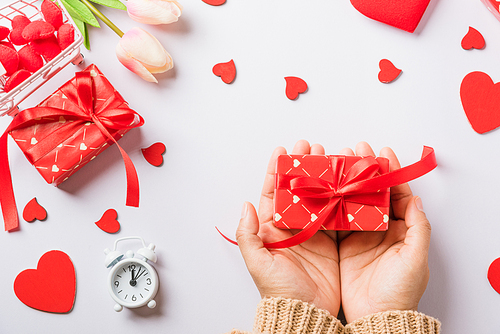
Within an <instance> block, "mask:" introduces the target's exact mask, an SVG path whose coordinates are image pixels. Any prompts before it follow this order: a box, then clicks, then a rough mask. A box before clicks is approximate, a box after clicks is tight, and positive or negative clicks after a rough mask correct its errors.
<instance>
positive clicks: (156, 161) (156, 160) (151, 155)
mask: <svg viewBox="0 0 500 334" xmlns="http://www.w3.org/2000/svg"><path fill="white" fill-rule="evenodd" d="M141 150H142V155H143V156H144V158H145V159H146V160H147V162H149V163H150V164H151V165H153V166H156V167H158V166H161V164H162V163H163V156H162V154H163V153H165V151H166V150H167V148H166V147H165V144H163V143H161V142H158V143H154V144H153V145H151V146H149V147H148V148H143V149H141Z"/></svg>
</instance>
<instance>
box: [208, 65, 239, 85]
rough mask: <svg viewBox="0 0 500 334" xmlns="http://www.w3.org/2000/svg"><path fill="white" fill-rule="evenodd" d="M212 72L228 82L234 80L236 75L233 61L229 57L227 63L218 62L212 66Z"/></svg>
mask: <svg viewBox="0 0 500 334" xmlns="http://www.w3.org/2000/svg"><path fill="white" fill-rule="evenodd" d="M212 72H213V73H214V74H215V75H216V76H218V77H220V78H221V79H222V81H224V82H225V83H227V84H230V83H231V82H233V81H234V78H235V77H236V66H234V61H233V60H232V59H231V60H230V61H228V62H227V63H219V64H217V65H215V66H214V67H213V68H212Z"/></svg>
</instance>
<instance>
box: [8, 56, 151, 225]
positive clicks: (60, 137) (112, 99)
mask: <svg viewBox="0 0 500 334" xmlns="http://www.w3.org/2000/svg"><path fill="white" fill-rule="evenodd" d="M143 124H144V119H143V118H142V117H141V116H140V115H139V114H138V113H136V112H135V111H134V110H132V109H130V108H129V107H128V104H127V102H126V101H125V100H124V99H123V97H122V96H121V95H120V94H119V93H118V92H117V91H116V90H115V89H114V87H113V86H112V85H111V83H110V82H109V81H108V80H107V79H106V77H105V76H104V75H103V74H102V72H101V71H100V70H99V69H98V68H97V66H95V65H90V66H89V67H87V68H86V69H85V70H83V71H81V72H77V73H75V77H74V78H73V79H71V80H70V81H68V82H66V83H65V84H64V85H62V86H61V87H59V89H57V90H56V91H55V92H54V93H53V94H52V95H50V96H49V97H48V98H46V99H45V100H44V101H42V102H41V103H40V104H39V105H38V106H36V107H33V108H28V109H24V110H22V111H21V112H19V113H18V114H17V115H16V116H15V117H14V119H13V120H12V122H11V123H10V125H9V127H8V128H7V130H6V131H5V132H4V134H3V135H2V136H1V137H0V189H2V196H0V203H1V206H2V214H3V218H4V224H5V229H6V230H8V231H12V230H15V229H17V228H18V227H19V220H18V214H17V208H16V203H15V198H14V191H13V182H12V178H11V173H10V167H9V162H8V152H7V137H8V134H10V135H11V136H12V138H13V139H14V140H15V141H16V143H17V144H18V145H19V147H20V148H21V150H22V151H23V153H24V154H25V156H26V157H27V158H28V160H29V161H30V163H31V164H33V165H34V166H35V168H36V169H37V170H38V171H39V172H40V174H41V175H42V176H43V178H44V179H45V180H46V181H47V182H48V183H51V184H54V185H59V184H60V183H61V182H63V181H65V180H66V179H67V178H69V177H70V176H71V175H72V174H74V173H75V172H76V171H77V170H79V169H80V168H82V167H83V166H84V165H85V164H86V163H88V162H89V161H91V160H93V159H94V158H95V157H96V156H97V155H98V154H100V153H102V152H103V151H104V150H105V149H106V148H108V147H109V146H110V145H112V144H116V145H115V146H116V147H117V148H118V149H119V150H120V153H121V156H122V158H123V161H124V164H125V172H126V177H127V199H126V205H128V206H135V207H138V206H139V178H138V176H137V172H136V170H135V167H134V164H133V162H132V160H131V159H130V157H129V156H128V155H127V153H126V152H125V150H123V148H121V147H120V145H119V144H118V142H117V141H118V139H120V138H121V137H122V136H123V135H124V134H125V133H126V132H128V131H129V130H130V129H132V128H136V127H139V126H142V125H143Z"/></svg>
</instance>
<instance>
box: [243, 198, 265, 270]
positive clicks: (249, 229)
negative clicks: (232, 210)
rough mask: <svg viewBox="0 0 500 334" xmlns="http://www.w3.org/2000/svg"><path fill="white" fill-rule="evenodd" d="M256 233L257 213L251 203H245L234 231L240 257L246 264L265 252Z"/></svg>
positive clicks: (257, 225)
mask: <svg viewBox="0 0 500 334" xmlns="http://www.w3.org/2000/svg"><path fill="white" fill-rule="evenodd" d="M257 233H259V218H258V216H257V212H256V211H255V208H254V206H253V205H252V204H251V203H249V202H245V203H244V204H243V208H242V210H241V219H240V223H239V225H238V229H237V230H236V241H237V242H238V247H239V248H240V252H241V255H243V258H244V259H245V262H247V264H248V261H249V260H251V259H252V258H254V257H255V256H256V255H258V253H260V252H261V251H262V250H264V251H267V250H266V248H264V243H263V242H262V239H261V238H260V237H259V236H258V235H257Z"/></svg>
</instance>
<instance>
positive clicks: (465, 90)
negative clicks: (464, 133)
mask: <svg viewBox="0 0 500 334" xmlns="http://www.w3.org/2000/svg"><path fill="white" fill-rule="evenodd" d="M460 98H461V100H462V106H463V108H464V111H465V114H466V115H467V119H468V120H469V122H470V124H471V125H472V128H473V129H474V131H476V132H477V133H485V132H488V131H491V130H493V129H495V128H497V127H498V126H500V83H493V80H491V78H490V76H489V75H488V74H486V73H483V72H471V73H469V74H467V75H466V76H465V77H464V79H463V80H462V84H461V85H460Z"/></svg>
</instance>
